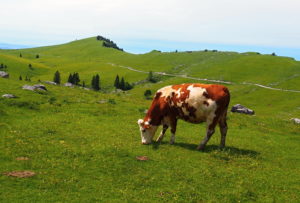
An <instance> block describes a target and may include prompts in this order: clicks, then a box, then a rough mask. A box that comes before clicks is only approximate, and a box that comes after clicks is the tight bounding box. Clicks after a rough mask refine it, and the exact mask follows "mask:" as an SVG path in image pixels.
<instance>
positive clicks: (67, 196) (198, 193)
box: [0, 37, 300, 202]
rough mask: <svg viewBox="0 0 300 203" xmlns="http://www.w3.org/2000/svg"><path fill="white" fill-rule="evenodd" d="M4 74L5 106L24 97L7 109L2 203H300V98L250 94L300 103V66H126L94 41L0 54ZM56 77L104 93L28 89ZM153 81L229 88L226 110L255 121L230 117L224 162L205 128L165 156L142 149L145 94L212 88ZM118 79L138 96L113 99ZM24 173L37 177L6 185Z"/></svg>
mask: <svg viewBox="0 0 300 203" xmlns="http://www.w3.org/2000/svg"><path fill="white" fill-rule="evenodd" d="M203 49H205V47H203ZM20 54H21V55H22V57H20ZM37 54H38V55H39V58H36V55H37ZM0 63H3V64H5V65H7V70H6V71H7V72H8V73H9V74H10V78H8V79H4V78H0V96H2V95H3V94H14V95H16V96H17V98H14V99H8V98H2V97H0V139H1V144H0V161H1V164H0V202H161V201H162V202H176V201H178V202H300V170H299V168H300V156H299V155H300V125H299V124H298V125H297V124H295V123H293V122H292V121H291V120H290V119H291V118H300V93H299V92H287V91H276V90H271V89H265V88H261V87H258V86H253V85H249V84H243V83H244V82H248V83H258V84H261V85H265V86H269V87H273V88H279V89H288V90H298V91H300V62H299V61H296V60H294V59H293V58H288V57H280V56H272V55H262V54H259V53H250V52H249V53H236V52H219V51H217V52H213V51H195V52H167V53H166V52H160V51H152V52H149V53H146V54H130V53H127V52H122V51H119V50H116V49H113V48H107V47H103V46H102V41H99V40H96V37H92V38H87V39H83V40H76V41H73V42H70V43H67V44H62V45H55V46H48V47H38V48H30V49H21V50H0ZM29 64H31V67H29ZM125 67H131V68H134V69H136V70H140V71H144V72H136V71H132V70H129V69H127V68H125ZM57 70H58V71H59V72H60V74H61V79H62V83H65V82H67V78H68V76H69V74H70V73H73V72H78V73H79V75H80V80H81V82H82V81H85V83H86V84H87V85H88V86H89V85H90V83H91V79H92V76H93V75H95V74H99V75H100V81H101V90H100V91H93V90H85V89H82V88H81V87H74V88H70V87H65V86H63V85H50V84H44V85H45V86H46V87H47V89H48V91H45V92H44V91H37V92H33V91H29V90H23V89H22V86H23V85H25V84H28V85H34V84H39V83H40V82H39V81H52V80H53V76H54V73H55V71H57ZM149 71H153V72H165V73H169V74H174V75H178V76H190V77H195V78H207V79H213V80H223V81H230V82H232V83H231V84H226V86H227V87H228V88H229V90H230V92H231V102H230V108H231V106H233V105H234V104H238V103H239V104H242V105H244V106H246V107H248V108H250V109H253V110H254V111H255V115H254V116H249V115H244V114H236V113H231V112H230V113H228V126H229V130H228V134H227V140H226V141H227V142H226V147H225V148H224V149H223V150H221V149H219V147H218V146H219V142H220V133H219V131H218V129H216V133H215V134H214V135H213V136H212V138H211V140H210V141H209V142H208V144H207V146H206V149H205V150H204V151H203V152H202V151H197V150H196V147H197V145H198V144H199V142H200V140H202V138H203V137H204V135H205V124H198V125H195V124H190V123H186V122H184V121H179V123H178V127H177V133H176V143H175V144H174V145H170V144H169V138H170V132H169V131H167V135H166V137H165V139H164V141H163V142H162V143H161V144H157V143H154V144H152V145H141V138H140V132H139V128H138V125H137V120H138V119H139V118H143V116H144V111H145V109H147V108H148V107H149V105H150V104H151V100H147V99H145V97H144V92H145V90H147V89H150V90H151V91H152V94H154V92H155V91H156V90H157V89H159V88H161V87H163V86H166V85H170V84H180V83H187V82H189V83H190V82H201V83H207V82H206V81H199V80H193V79H188V78H182V77H172V76H158V77H159V79H160V81H159V82H157V83H150V82H147V81H145V79H146V78H147V72H149ZM117 74H118V75H119V76H120V77H124V78H125V80H126V81H128V82H130V83H134V84H135V86H134V88H133V89H131V90H129V91H125V92H123V91H115V88H114V86H113V84H114V80H115V77H116V75H117ZM20 75H21V76H22V77H23V80H19V76H20ZM26 76H28V77H30V79H31V81H25V80H24V78H25V77H26ZM81 82H80V83H81ZM160 129H161V128H160ZM160 129H159V130H160ZM157 135H158V132H157ZM157 135H156V136H157ZM137 156H147V157H148V158H149V160H147V161H139V160H137V159H136V157H137ZM18 157H28V158H29V159H28V160H17V159H16V158H18ZM27 170H28V171H33V172H35V173H36V175H35V176H32V177H27V178H17V177H10V176H6V175H5V173H7V172H11V171H27Z"/></svg>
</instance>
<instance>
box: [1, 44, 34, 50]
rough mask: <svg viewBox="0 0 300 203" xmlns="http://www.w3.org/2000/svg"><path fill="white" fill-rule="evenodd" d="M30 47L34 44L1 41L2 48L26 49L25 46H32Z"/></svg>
mask: <svg viewBox="0 0 300 203" xmlns="http://www.w3.org/2000/svg"><path fill="white" fill-rule="evenodd" d="M30 47H33V46H29V45H21V44H6V43H0V49H25V48H30Z"/></svg>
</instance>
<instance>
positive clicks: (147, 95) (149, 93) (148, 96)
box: [144, 89, 152, 99]
mask: <svg viewBox="0 0 300 203" xmlns="http://www.w3.org/2000/svg"><path fill="white" fill-rule="evenodd" d="M151 95H152V92H151V90H149V89H148V90H146V91H145V92H144V96H145V98H146V99H151Z"/></svg>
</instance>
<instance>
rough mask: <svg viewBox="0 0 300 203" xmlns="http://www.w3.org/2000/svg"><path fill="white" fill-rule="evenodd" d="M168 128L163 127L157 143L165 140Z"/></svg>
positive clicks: (166, 126)
mask: <svg viewBox="0 0 300 203" xmlns="http://www.w3.org/2000/svg"><path fill="white" fill-rule="evenodd" d="M168 127H169V126H168V125H163V129H162V130H161V132H160V135H159V137H158V138H157V139H156V142H161V141H162V140H163V139H164V136H165V134H166V131H167V129H168Z"/></svg>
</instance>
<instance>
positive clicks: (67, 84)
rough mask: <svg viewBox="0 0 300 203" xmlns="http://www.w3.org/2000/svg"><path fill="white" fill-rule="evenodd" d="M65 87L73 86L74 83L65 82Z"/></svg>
mask: <svg viewBox="0 0 300 203" xmlns="http://www.w3.org/2000/svg"><path fill="white" fill-rule="evenodd" d="M64 86H65V87H74V85H73V84H72V83H70V82H67V83H65V84H64Z"/></svg>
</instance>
